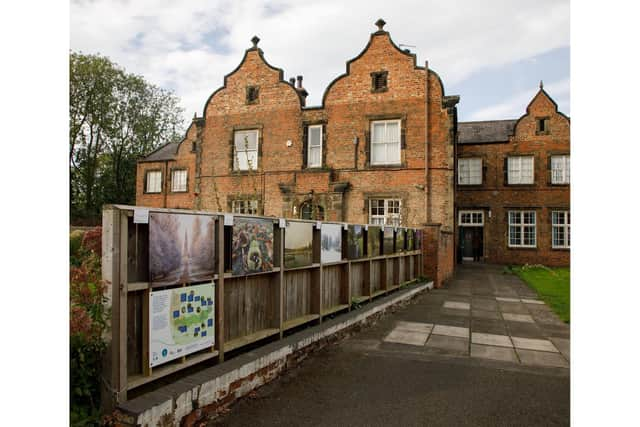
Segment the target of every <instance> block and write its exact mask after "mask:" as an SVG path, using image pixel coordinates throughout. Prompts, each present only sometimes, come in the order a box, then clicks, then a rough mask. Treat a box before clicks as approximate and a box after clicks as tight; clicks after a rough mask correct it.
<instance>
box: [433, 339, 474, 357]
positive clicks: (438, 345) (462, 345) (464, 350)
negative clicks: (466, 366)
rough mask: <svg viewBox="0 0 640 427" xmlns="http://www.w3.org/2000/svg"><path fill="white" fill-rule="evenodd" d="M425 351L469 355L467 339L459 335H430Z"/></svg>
mask: <svg viewBox="0 0 640 427" xmlns="http://www.w3.org/2000/svg"><path fill="white" fill-rule="evenodd" d="M425 349H426V350H427V351H434V352H436V353H438V354H443V353H444V354H456V355H462V356H468V355H469V340H468V339H466V338H459V337H447V336H443V335H431V336H430V337H429V341H427V344H426V346H425Z"/></svg>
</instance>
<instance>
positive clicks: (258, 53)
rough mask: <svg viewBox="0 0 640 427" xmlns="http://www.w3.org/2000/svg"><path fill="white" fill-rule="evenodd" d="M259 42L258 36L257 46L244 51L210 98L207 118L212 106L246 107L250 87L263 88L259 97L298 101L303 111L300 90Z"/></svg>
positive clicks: (205, 113)
mask: <svg viewBox="0 0 640 427" xmlns="http://www.w3.org/2000/svg"><path fill="white" fill-rule="evenodd" d="M256 40H258V41H259V39H257V37H254V39H253V41H254V47H252V48H250V49H247V50H246V51H245V52H244V56H243V57H242V60H241V61H240V64H238V66H237V67H236V68H235V69H234V70H233V71H231V72H230V73H229V74H227V75H225V76H224V83H223V85H222V86H221V87H219V88H218V89H216V90H215V91H214V92H213V93H212V94H211V95H210V96H209V98H208V99H207V101H206V102H205V105H204V109H203V112H202V117H203V118H205V119H206V117H207V110H208V108H209V106H210V105H216V104H219V105H220V106H227V107H228V106H229V105H244V104H245V96H246V92H245V91H246V86H247V85H256V86H260V95H259V96H264V95H274V94H276V96H278V97H279V98H280V99H279V102H284V103H293V102H297V106H298V107H299V108H300V109H301V108H302V106H303V100H302V98H301V97H300V95H299V93H298V91H297V90H296V89H295V87H294V86H293V85H292V84H291V83H290V82H287V81H285V80H284V72H283V70H282V69H281V68H277V67H274V66H273V65H271V64H269V63H268V62H267V60H266V59H265V58H264V53H263V51H262V49H260V48H258V47H257V41H256ZM222 98H223V99H222ZM218 99H220V100H219V101H218Z"/></svg>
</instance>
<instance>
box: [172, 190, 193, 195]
mask: <svg viewBox="0 0 640 427" xmlns="http://www.w3.org/2000/svg"><path fill="white" fill-rule="evenodd" d="M188 192H189V191H187V190H180V191H173V190H171V194H184V193H188Z"/></svg>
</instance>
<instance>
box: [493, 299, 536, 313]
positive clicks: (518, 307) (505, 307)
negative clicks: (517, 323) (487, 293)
mask: <svg viewBox="0 0 640 427" xmlns="http://www.w3.org/2000/svg"><path fill="white" fill-rule="evenodd" d="M498 309H499V310H500V311H501V312H503V313H516V314H529V310H527V306H526V305H524V304H523V303H521V302H499V303H498Z"/></svg>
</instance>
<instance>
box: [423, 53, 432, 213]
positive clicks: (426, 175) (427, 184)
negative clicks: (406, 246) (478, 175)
mask: <svg viewBox="0 0 640 427" xmlns="http://www.w3.org/2000/svg"><path fill="white" fill-rule="evenodd" d="M424 69H425V74H426V78H425V104H426V108H425V126H424V129H425V130H424V141H425V147H424V181H425V188H426V189H427V194H426V197H425V208H426V209H425V212H426V213H427V218H426V219H427V224H431V187H430V183H431V180H430V178H431V177H430V171H429V161H430V154H431V147H430V144H429V61H424Z"/></svg>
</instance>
